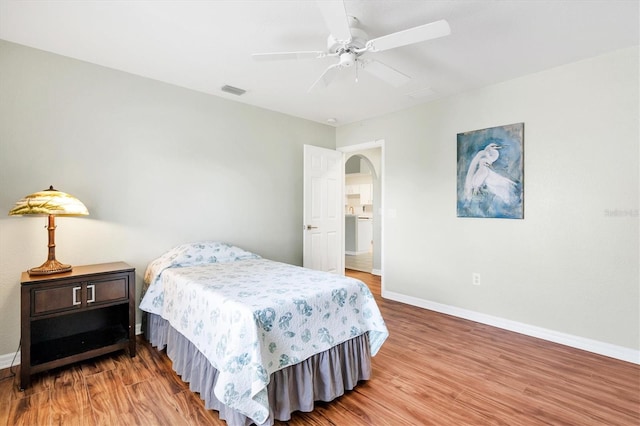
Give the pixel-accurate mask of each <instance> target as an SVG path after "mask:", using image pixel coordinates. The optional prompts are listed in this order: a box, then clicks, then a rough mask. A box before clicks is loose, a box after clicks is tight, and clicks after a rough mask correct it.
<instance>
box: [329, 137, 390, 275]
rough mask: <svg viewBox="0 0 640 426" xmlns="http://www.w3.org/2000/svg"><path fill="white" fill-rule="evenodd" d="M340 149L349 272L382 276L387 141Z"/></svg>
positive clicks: (346, 256)
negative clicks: (383, 206) (382, 213)
mask: <svg viewBox="0 0 640 426" xmlns="http://www.w3.org/2000/svg"><path fill="white" fill-rule="evenodd" d="M339 149H340V150H341V151H343V152H344V169H345V175H344V176H345V182H344V185H345V187H344V194H345V196H344V206H345V207H344V212H345V227H344V239H345V242H344V244H345V245H344V254H345V257H344V262H345V263H344V264H345V268H346V269H352V270H356V271H362V272H368V273H371V274H374V275H379V276H382V216H381V212H382V205H383V204H382V201H383V199H382V186H383V184H382V182H383V154H382V151H383V141H375V142H369V143H365V144H360V145H352V146H348V147H343V148H339Z"/></svg>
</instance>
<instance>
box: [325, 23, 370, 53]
mask: <svg viewBox="0 0 640 426" xmlns="http://www.w3.org/2000/svg"><path fill="white" fill-rule="evenodd" d="M350 31H351V41H350V42H349V43H346V44H344V43H341V42H339V41H338V40H336V38H335V37H334V36H332V35H331V34H329V37H328V38H327V50H328V51H329V52H331V53H338V54H340V53H341V51H346V50H355V49H358V50H360V49H363V48H364V47H365V45H366V44H367V40H368V38H369V36H368V35H367V33H365V32H364V31H363V30H361V29H360V28H356V27H351V28H350Z"/></svg>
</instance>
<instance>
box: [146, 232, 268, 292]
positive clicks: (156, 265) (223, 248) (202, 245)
mask: <svg viewBox="0 0 640 426" xmlns="http://www.w3.org/2000/svg"><path fill="white" fill-rule="evenodd" d="M259 258H260V256H258V255H257V254H254V253H251V252H248V251H246V250H243V249H241V248H239V247H236V246H233V245H231V244H227V243H221V242H219V241H199V242H193V243H186V244H181V245H179V246H177V247H174V248H172V249H171V250H169V251H167V252H166V253H165V254H163V255H162V256H160V257H158V258H157V259H155V260H153V261H152V262H151V263H149V266H147V270H146V271H145V274H144V281H145V283H147V284H151V283H152V282H153V281H155V280H156V279H157V278H158V277H159V276H160V273H162V271H164V270H165V269H167V268H175V267H182V266H193V265H200V264H203V263H226V262H235V261H236V260H243V259H259Z"/></svg>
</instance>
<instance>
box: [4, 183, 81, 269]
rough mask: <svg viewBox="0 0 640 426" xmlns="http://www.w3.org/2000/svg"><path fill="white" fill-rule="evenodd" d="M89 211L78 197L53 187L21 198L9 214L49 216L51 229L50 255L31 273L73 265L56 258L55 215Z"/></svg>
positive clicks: (68, 267)
mask: <svg viewBox="0 0 640 426" xmlns="http://www.w3.org/2000/svg"><path fill="white" fill-rule="evenodd" d="M88 214H89V211H88V210H87V208H86V207H85V205H84V204H82V202H81V201H80V200H78V199H77V198H75V197H74V196H72V195H69V194H67V193H64V192H61V191H58V190H56V189H53V186H50V187H49V189H45V190H44V191H40V192H34V193H33V194H31V195H27V196H26V197H24V198H23V199H21V200H19V201H18V202H17V203H16V205H15V206H14V207H13V208H12V209H11V210H10V211H9V216H22V215H36V216H44V215H48V216H49V222H48V226H47V230H48V231H49V257H48V259H47V261H46V262H44V263H43V264H42V265H40V266H38V267H36V268H31V269H29V271H28V272H29V275H49V274H58V273H61V272H68V271H70V270H71V269H72V266H71V265H66V264H63V263H60V262H58V261H57V260H56V243H55V232H56V225H55V216H86V215H88Z"/></svg>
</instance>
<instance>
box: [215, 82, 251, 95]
mask: <svg viewBox="0 0 640 426" xmlns="http://www.w3.org/2000/svg"><path fill="white" fill-rule="evenodd" d="M220 90H222V91H223V92H227V93H231V94H232V95H236V96H242V95H244V94H245V93H247V91H246V90H244V89H240V88H239V87H233V86H229V85H228V84H225V85H224V86H222V87H221V88H220Z"/></svg>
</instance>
